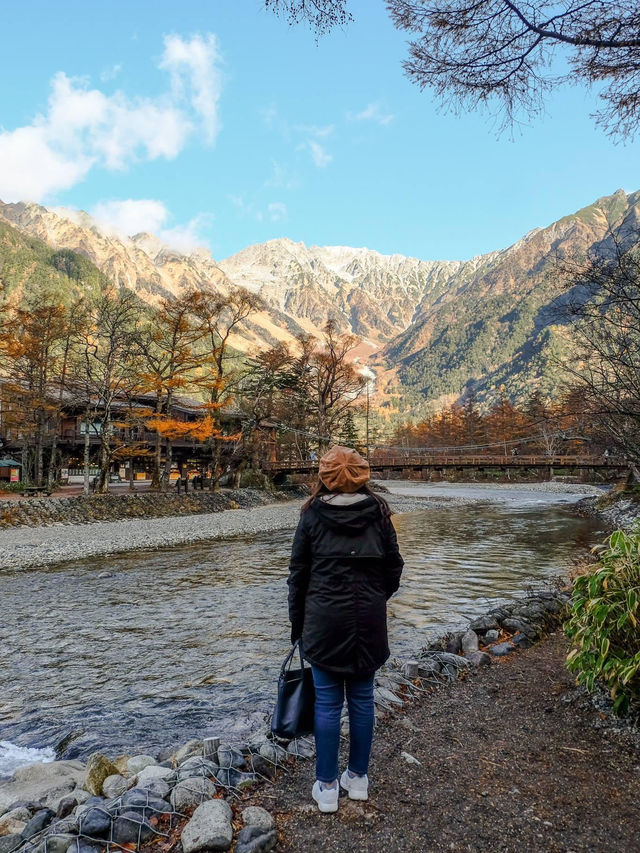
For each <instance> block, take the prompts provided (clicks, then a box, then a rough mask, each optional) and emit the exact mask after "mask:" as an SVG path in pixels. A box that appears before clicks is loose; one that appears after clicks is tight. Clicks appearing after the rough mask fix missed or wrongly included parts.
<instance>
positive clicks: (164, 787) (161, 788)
mask: <svg viewBox="0 0 640 853" xmlns="http://www.w3.org/2000/svg"><path fill="white" fill-rule="evenodd" d="M136 787H138V788H144V790H145V791H149V792H150V793H151V794H155V796H156V797H161V798H162V799H163V800H166V799H168V797H169V793H170V792H171V786H170V785H169V783H168V782H167V781H166V780H165V779H147V780H146V782H142V783H140V782H138V785H137V786H136Z"/></svg>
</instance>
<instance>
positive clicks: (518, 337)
mask: <svg viewBox="0 0 640 853" xmlns="http://www.w3.org/2000/svg"><path fill="white" fill-rule="evenodd" d="M639 220H640V192H637V193H633V194H631V195H627V194H626V193H624V192H623V191H622V190H618V191H617V192H616V193H614V194H613V195H611V196H606V197H604V198H601V199H599V200H598V201H596V202H594V204H592V205H589V206H588V207H585V208H583V209H582V210H579V211H578V212H577V213H574V214H571V215H569V216H565V217H563V218H562V219H560V220H559V221H558V222H554V223H553V224H552V225H550V226H549V227H547V228H539V229H536V230H535V231H532V232H531V233H530V234H528V235H526V236H525V237H524V238H523V239H521V240H519V241H518V242H517V243H515V244H514V245H513V246H511V247H510V248H508V249H505V250H503V251H502V252H499V253H497V255H494V256H491V258H490V259H489V260H487V261H486V262H482V263H480V264H479V265H478V267H477V269H476V271H475V272H474V273H473V274H472V275H470V276H465V277H464V278H462V277H461V278H454V279H452V280H451V281H450V282H449V286H448V288H447V290H446V292H445V293H444V294H443V295H442V297H441V298H439V299H438V300H436V301H435V302H429V301H428V300H424V301H423V304H422V305H421V306H420V308H419V309H418V311H417V312H416V316H415V318H414V320H413V322H412V323H411V324H410V325H409V326H408V327H407V328H406V329H405V331H404V332H402V333H401V334H400V335H398V336H397V337H396V338H395V339H394V340H393V341H391V342H390V343H389V344H388V346H387V347H386V348H385V350H384V352H383V356H384V357H385V359H386V360H387V361H388V362H389V363H391V364H393V365H395V366H396V368H397V369H398V375H399V379H400V381H401V383H402V385H403V386H404V387H405V388H406V389H413V391H414V392H416V394H415V395H414V399H420V398H422V399H426V398H430V399H433V398H437V397H438V396H439V395H441V394H455V395H458V394H460V393H461V392H463V390H464V389H465V388H472V389H474V390H475V391H477V392H478V393H479V394H480V396H481V397H482V396H492V395H493V394H495V392H496V389H497V388H499V387H500V386H501V385H504V386H505V388H506V391H507V393H508V394H509V395H510V396H511V397H513V398H518V397H520V398H522V397H525V396H527V395H528V394H529V393H531V392H532V391H533V390H534V389H536V388H538V389H540V390H542V391H543V392H553V391H554V390H556V389H557V387H558V381H559V378H560V377H559V370H560V367H559V359H558V356H559V355H560V354H561V353H562V351H564V350H566V349H567V346H568V340H569V337H570V331H569V330H568V329H567V328H565V327H564V326H563V325H562V324H563V322H564V320H563V317H562V314H561V312H560V311H559V308H558V305H557V301H556V300H557V299H558V297H559V295H560V294H561V292H562V282H561V280H560V279H561V276H560V274H559V271H558V264H559V262H562V261H566V260H567V259H569V258H576V259H580V258H584V257H585V255H586V253H587V251H588V250H589V249H591V248H593V247H596V246H599V247H600V249H603V250H604V251H607V241H608V240H610V231H611V229H612V228H613V229H616V228H618V227H620V226H622V227H626V228H629V229H631V231H632V232H633V231H634V230H636V229H637V228H638V222H639ZM639 233H640V232H639Z"/></svg>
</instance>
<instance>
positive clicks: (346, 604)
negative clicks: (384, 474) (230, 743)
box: [288, 497, 404, 676]
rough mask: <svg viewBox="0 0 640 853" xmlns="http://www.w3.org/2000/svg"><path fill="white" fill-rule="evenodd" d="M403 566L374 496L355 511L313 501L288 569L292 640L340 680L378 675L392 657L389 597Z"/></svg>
mask: <svg viewBox="0 0 640 853" xmlns="http://www.w3.org/2000/svg"><path fill="white" fill-rule="evenodd" d="M403 565H404V562H403V560H402V557H401V556H400V552H399V550H398V542H397V539H396V534H395V530H394V529H393V525H392V523H391V521H390V520H389V519H385V518H384V517H383V515H382V512H381V509H380V506H379V504H378V502H377V501H376V500H375V498H372V497H366V498H364V499H363V500H361V501H358V502H357V503H354V504H351V505H347V506H345V505H339V504H331V503H330V502H327V501H323V500H321V499H319V498H316V499H315V500H314V501H313V502H312V504H311V506H310V507H309V508H308V509H307V511H306V512H304V513H303V514H302V515H301V517H300V522H299V524H298V529H297V530H296V534H295V537H294V540H293V548H292V552H291V563H290V565H289V580H288V584H289V620H290V621H291V641H292V642H295V640H297V639H298V638H299V637H302V648H303V653H304V657H305V658H306V659H307V660H308V661H309V663H312V664H314V665H316V666H318V667H320V668H321V669H325V670H327V671H329V672H332V673H334V674H336V675H343V676H364V675H368V674H371V673H373V672H374V671H375V670H376V669H378V668H379V667H380V666H382V664H383V663H384V662H385V661H386V660H387V658H388V657H389V644H388V641H387V605H386V603H387V599H388V598H389V597H390V596H391V595H393V593H394V592H395V591H396V590H397V589H398V586H399V585H400V575H401V573H402V566H403Z"/></svg>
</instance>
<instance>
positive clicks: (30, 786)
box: [0, 761, 85, 814]
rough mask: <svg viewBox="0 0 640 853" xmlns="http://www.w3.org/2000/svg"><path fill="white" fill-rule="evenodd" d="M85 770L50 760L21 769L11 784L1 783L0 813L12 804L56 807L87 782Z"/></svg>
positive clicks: (69, 762) (66, 762)
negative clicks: (81, 784)
mask: <svg viewBox="0 0 640 853" xmlns="http://www.w3.org/2000/svg"><path fill="white" fill-rule="evenodd" d="M84 775H85V767H84V765H83V764H81V762H79V761H51V762H49V763H47V764H43V763H37V764H28V765H27V766H26V767H20V768H19V769H18V770H16V772H15V773H14V774H13V777H12V779H11V780H10V781H4V782H0V814H4V813H5V812H7V811H8V810H9V808H10V806H11V805H12V804H13V803H17V802H35V803H41V804H45V805H47V806H49V805H51V804H52V803H55V804H56V808H57V803H58V802H59V801H60V799H61V798H62V797H65V796H67V795H68V794H70V793H71V792H72V791H73V790H74V788H75V787H76V785H78V784H80V783H81V782H82V780H83V779H84Z"/></svg>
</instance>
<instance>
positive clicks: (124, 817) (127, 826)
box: [112, 811, 156, 847]
mask: <svg viewBox="0 0 640 853" xmlns="http://www.w3.org/2000/svg"><path fill="white" fill-rule="evenodd" d="M155 832H156V831H155V829H154V828H153V827H152V826H151V824H150V823H149V821H148V820H145V818H143V817H142V816H141V815H140V813H139V812H133V811H127V812H122V814H120V815H118V817H117V818H116V819H115V820H114V822H113V830H112V838H113V841H116V842H117V843H118V844H135V845H136V847H139V846H140V845H141V844H144V842H145V841H148V840H149V839H150V838H151V836H152V835H155Z"/></svg>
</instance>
